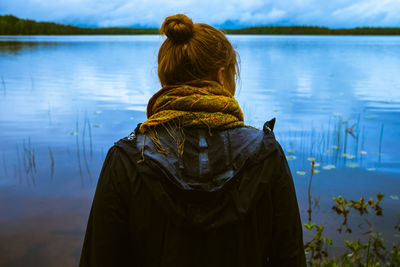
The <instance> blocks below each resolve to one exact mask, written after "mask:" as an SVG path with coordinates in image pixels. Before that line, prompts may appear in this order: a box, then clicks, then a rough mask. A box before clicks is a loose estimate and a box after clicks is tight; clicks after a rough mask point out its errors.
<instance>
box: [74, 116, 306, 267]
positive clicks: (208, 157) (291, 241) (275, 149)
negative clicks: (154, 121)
mask: <svg viewBox="0 0 400 267" xmlns="http://www.w3.org/2000/svg"><path fill="white" fill-rule="evenodd" d="M274 122H275V120H271V121H269V122H267V123H266V124H265V125H264V129H263V131H260V130H257V129H250V128H245V127H243V128H236V129H230V130H223V131H213V132H212V135H210V134H209V132H208V130H206V129H187V130H185V146H184V153H183V157H179V156H178V153H177V147H176V142H175V141H174V140H173V139H172V137H171V136H170V135H169V134H168V133H167V132H165V130H164V128H162V127H160V128H158V129H157V132H158V136H159V138H160V141H161V144H162V145H163V146H164V148H166V149H167V150H168V151H169V155H164V154H160V153H158V152H157V151H156V149H155V147H154V144H153V142H152V141H151V140H150V139H149V138H144V136H143V135H141V134H138V133H137V130H135V134H131V135H130V136H129V137H127V138H124V139H121V140H119V141H118V142H116V143H115V145H114V146H113V147H112V148H111V149H110V150H109V152H108V154H107V157H106V159H105V162H104V165H103V168H102V171H101V174H100V177H99V181H98V184H97V189H96V193H95V196H94V199H93V204H92V208H91V211H90V215H89V222H88V225H87V229H86V236H85V240H84V244H83V249H82V254H81V259H80V266H81V267H85V266H96V267H100V266H116V267H119V266H138V267H147V266H174V267H181V266H185V267H196V266H201V267H207V266H210V267H212V266H218V267H223V266H227V267H228V266H229V267H235V266H241V267H258V266H291V267H296V266H305V265H306V263H305V255H304V249H303V238H302V225H301V221H300V216H299V209H298V205H297V199H296V193H295V189H294V185H293V180H292V176H291V173H290V169H289V166H288V164H287V161H286V158H285V155H284V152H283V151H282V148H281V146H280V145H279V144H278V142H277V141H276V140H275V137H274V134H273V132H272V129H273V125H274ZM136 129H138V128H136ZM143 148H144V149H143ZM142 158H144V161H143V162H140V161H141V160H142ZM138 162H139V163H138Z"/></svg>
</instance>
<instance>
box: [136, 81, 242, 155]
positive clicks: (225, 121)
mask: <svg viewBox="0 0 400 267" xmlns="http://www.w3.org/2000/svg"><path fill="white" fill-rule="evenodd" d="M147 118H148V119H147V120H146V121H145V122H143V123H142V124H141V125H140V127H139V132H140V133H142V134H145V135H148V136H149V137H150V139H151V140H152V141H153V143H154V144H155V146H156V149H157V151H158V152H160V153H163V154H168V152H167V151H166V150H165V149H164V148H163V147H162V145H161V143H160V140H159V138H158V136H157V133H156V131H155V128H156V127H157V126H163V127H164V128H165V129H166V130H167V132H168V133H169V134H170V136H171V137H172V138H173V139H174V140H175V141H176V143H177V149H178V153H179V155H182V154H183V144H184V140H185V137H184V133H183V130H182V128H187V127H193V128H208V130H209V133H210V135H211V134H212V130H223V129H231V128H236V127H243V126H245V125H244V122H243V112H242V110H241V109H240V107H239V104H238V102H237V101H236V99H235V98H234V97H233V95H232V94H231V93H230V92H229V91H228V90H227V89H225V88H224V87H222V86H221V85H220V84H219V83H217V82H214V81H206V80H197V81H192V82H190V83H186V84H184V85H175V86H165V87H163V88H162V89H161V90H159V91H158V92H157V93H156V94H155V95H154V96H152V97H151V99H150V101H149V103H148V105H147Z"/></svg>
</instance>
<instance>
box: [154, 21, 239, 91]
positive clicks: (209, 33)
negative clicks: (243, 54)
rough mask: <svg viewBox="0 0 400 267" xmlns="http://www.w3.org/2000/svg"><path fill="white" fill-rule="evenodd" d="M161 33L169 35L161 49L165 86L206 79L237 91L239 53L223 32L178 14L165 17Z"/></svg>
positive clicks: (159, 73)
mask: <svg viewBox="0 0 400 267" xmlns="http://www.w3.org/2000/svg"><path fill="white" fill-rule="evenodd" d="M161 34H165V35H166V36H167V39H166V40H165V41H164V43H163V44H162V45H161V47H160V50H159V53H158V77H159V78H160V82H161V84H162V85H163V86H165V85H176V84H184V83H186V82H188V81H192V80H198V79H207V80H214V81H220V82H222V83H223V85H224V86H225V87H226V88H227V89H228V90H230V91H231V92H232V94H234V92H235V87H236V86H235V79H236V77H237V76H238V75H239V69H238V62H237V58H236V57H237V55H236V52H235V50H234V48H233V47H232V45H231V43H230V42H229V41H228V39H227V38H226V37H225V34H224V33H223V32H221V31H219V30H217V29H215V28H214V27H212V26H210V25H208V24H204V23H193V21H192V20H191V19H190V18H188V17H187V16H185V15H182V14H177V15H173V16H169V17H167V18H166V19H165V20H164V22H163V24H162V26H161Z"/></svg>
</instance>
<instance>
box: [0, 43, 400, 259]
mask: <svg viewBox="0 0 400 267" xmlns="http://www.w3.org/2000/svg"><path fill="white" fill-rule="evenodd" d="M229 39H230V40H231V41H232V43H233V44H234V45H235V46H236V48H237V51H238V52H239V55H240V59H241V79H240V82H239V84H238V92H237V99H238V101H239V104H240V105H241V107H242V109H243V111H244V114H245V120H246V123H247V124H250V125H253V126H256V127H260V128H261V127H262V125H263V123H264V122H265V121H266V120H269V119H271V118H273V117H276V118H277V122H276V126H275V132H276V136H277V139H278V141H279V142H280V143H281V145H282V147H283V148H284V149H285V151H286V153H287V158H288V161H289V164H290V167H291V169H292V174H293V179H294V181H295V185H296V190H297V195H298V200H299V205H300V209H301V213H302V218H303V220H304V222H306V220H307V214H306V210H307V186H308V181H309V177H310V172H311V165H310V161H312V160H313V159H315V161H316V162H317V163H318V164H317V166H316V169H317V170H318V171H319V172H318V171H317V172H318V173H315V174H314V177H313V184H312V195H313V196H315V197H316V198H317V196H320V201H319V203H320V204H319V207H317V208H316V209H315V215H314V218H313V220H315V221H316V222H317V223H327V224H328V225H331V226H330V227H328V229H327V233H328V234H329V235H331V237H333V238H334V239H335V240H338V241H337V242H339V240H341V239H342V238H343V234H342V235H339V234H338V233H337V232H336V228H337V227H338V226H339V225H340V222H341V221H340V220H339V219H336V217H337V215H334V214H333V212H332V211H331V209H330V207H331V206H332V205H333V202H332V200H331V199H332V197H334V196H338V195H343V196H345V197H348V198H352V199H358V198H360V197H361V196H364V197H366V198H369V197H374V196H375V195H376V193H378V192H382V193H384V194H385V195H386V197H385V199H384V201H383V207H384V216H383V217H382V218H378V219H373V223H374V227H375V230H376V231H381V232H383V233H384V238H385V240H387V241H388V242H392V241H397V240H399V236H398V235H396V233H395V230H394V228H393V226H394V225H395V223H396V216H397V215H396V212H398V211H400V200H399V198H400V151H399V150H400V37H384V36H383V37H382V36H381V37H371V36H363V37H351V36H346V37H340V36H339V37H338V36H336V37H334V36H330V37H327V36H244V35H243V36H229ZM162 41H163V38H162V37H159V36H68V37H65V36H18V37H12V36H1V37H0V265H1V266H28V265H29V266H74V265H77V263H78V260H79V255H80V249H81V245H82V241H83V237H84V231H85V227H86V222H87V218H88V214H89V209H90V205H91V201H92V197H93V194H94V190H95V186H96V182H97V178H98V175H99V172H100V169H101V166H102V162H103V159H104V157H105V155H106V153H107V151H108V149H109V148H110V147H111V146H112V145H113V142H115V141H117V140H118V139H120V138H122V137H124V136H127V135H128V134H129V133H130V132H132V131H133V129H134V128H135V127H136V125H137V124H138V123H139V122H142V121H144V120H145V119H146V115H145V108H146V104H147V101H148V99H149V98H150V97H151V96H152V95H153V94H154V93H155V92H156V91H157V90H159V89H160V85H159V82H158V80H157V64H156V62H157V52H158V48H159V46H160V45H161V43H162ZM371 218H373V217H371ZM355 228H357V229H358V226H355ZM365 229H367V227H366V228H364V229H362V228H361V229H358V230H360V231H365ZM306 239H307V236H305V240H306ZM339 243H340V242H339ZM339 243H338V244H337V245H336V247H337V248H340V246H341V245H340V244H339ZM28 263H29V264H28ZM27 264H28V265H27Z"/></svg>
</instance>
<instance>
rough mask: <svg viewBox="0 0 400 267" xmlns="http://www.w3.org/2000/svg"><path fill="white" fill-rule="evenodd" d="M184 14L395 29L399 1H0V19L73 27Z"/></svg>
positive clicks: (233, 22) (221, 20) (240, 21)
mask: <svg viewBox="0 0 400 267" xmlns="http://www.w3.org/2000/svg"><path fill="white" fill-rule="evenodd" d="M176 13H185V14H187V15H189V16H190V17H192V18H193V20H194V21H195V22H205V23H209V24H212V25H214V26H218V27H228V28H237V27H244V26H255V25H313V26H327V27H332V28H340V27H358V26H376V27H384V26H387V27H400V15H399V14H400V0H326V1H323V0H221V1H219V0H197V1H195V0H1V1H0V14H1V15H3V14H13V15H15V16H18V17H21V18H29V19H34V20H38V21H55V22H58V23H65V24H72V25H79V26H97V27H109V26H143V27H159V26H160V25H161V23H162V20H163V18H164V17H165V16H168V15H171V14H176Z"/></svg>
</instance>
